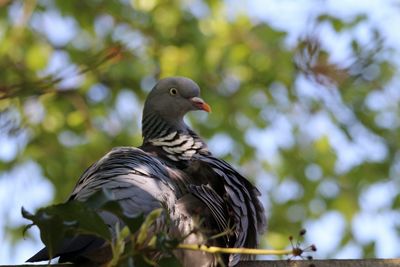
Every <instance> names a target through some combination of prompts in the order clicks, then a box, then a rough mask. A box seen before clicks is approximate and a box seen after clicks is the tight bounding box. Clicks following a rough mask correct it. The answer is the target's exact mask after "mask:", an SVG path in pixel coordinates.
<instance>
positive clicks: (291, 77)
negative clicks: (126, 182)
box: [0, 0, 400, 256]
mask: <svg viewBox="0 0 400 267" xmlns="http://www.w3.org/2000/svg"><path fill="white" fill-rule="evenodd" d="M0 6H1V7H0V38H1V42H0V69H1V72H0V125H1V134H2V135H7V136H18V135H20V134H21V133H23V134H24V136H25V138H26V139H27V140H26V142H24V143H23V144H21V145H20V146H19V153H18V154H17V155H16V156H15V157H13V158H12V159H7V160H3V161H0V171H1V172H6V171H8V170H11V169H13V168H15V167H16V166H19V165H20V164H22V163H24V162H26V161H29V160H33V161H35V162H37V163H38V164H39V165H40V166H41V168H42V170H43V173H44V175H45V177H46V178H47V179H49V180H50V181H51V183H52V184H53V185H54V188H55V190H56V194H55V199H54V202H55V203H60V202H63V201H64V200H65V199H67V197H68V195H69V193H70V192H71V190H72V188H73V186H74V183H75V182H76V179H77V178H78V177H79V176H80V174H81V173H82V172H83V170H85V168H86V167H88V166H89V165H90V164H91V163H93V162H94V161H96V160H97V159H98V158H100V157H101V156H102V155H103V154H105V153H106V152H107V151H108V150H110V149H111V148H112V147H114V146H121V145H132V146H138V145H140V143H141V133H140V123H139V122H140V118H141V108H142V106H143V101H144V98H145V96H146V94H147V92H148V91H149V90H150V89H151V87H152V86H153V85H154V83H155V82H156V80H157V79H159V78H160V77H165V76H171V75H182V76H188V77H190V78H192V79H193V80H195V81H196V82H198V83H199V85H200V87H201V88H202V97H203V98H204V99H206V101H207V102H208V103H209V104H210V105H211V106H212V108H213V113H212V114H210V115H208V116H207V117H204V116H203V115H202V114H191V115H190V116H189V119H190V122H191V125H192V126H193V128H194V129H195V130H196V131H197V132H199V133H200V134H201V136H203V137H204V138H205V139H206V140H210V142H211V141H212V140H214V141H218V140H219V141H221V140H220V139H219V137H223V139H224V140H225V141H226V140H228V141H229V144H230V145H229V148H228V149H222V150H221V149H220V148H219V147H218V145H215V142H211V143H213V144H214V148H216V150H218V151H220V150H221V151H222V152H221V153H219V154H218V156H221V157H224V158H225V159H226V160H227V161H228V162H231V163H232V164H234V165H236V166H239V167H238V168H240V170H241V171H242V172H243V173H244V174H245V175H246V176H248V177H251V179H253V181H254V182H256V183H257V184H258V185H259V186H260V188H261V191H262V193H263V202H264V203H266V204H267V207H268V217H269V227H268V228H269V229H268V232H267V234H266V235H265V238H264V239H263V246H270V247H275V248H280V247H282V246H285V245H286V244H287V236H288V235H290V233H293V232H296V231H297V230H298V229H300V228H301V226H302V225H303V224H304V223H305V222H307V221H308V222H310V221H314V220H318V219H319V218H321V217H322V216H323V215H324V214H326V213H328V212H331V211H334V212H338V213H339V214H341V215H342V216H343V218H344V220H345V222H346V227H345V231H344V232H343V236H342V237H341V238H342V239H341V242H340V244H339V245H340V246H345V245H346V244H349V243H356V244H357V245H359V246H360V247H361V248H362V249H363V250H364V253H365V255H368V256H373V255H374V253H375V252H376V251H371V250H373V249H372V248H371V244H370V243H362V242H359V240H356V239H355V238H354V232H353V230H352V226H351V224H352V222H353V220H354V217H355V216H356V214H357V213H358V212H360V210H361V206H362V205H363V198H362V194H363V193H364V192H365V191H366V190H368V189H369V188H371V186H373V185H374V184H376V183H379V182H382V181H386V182H387V181H391V182H393V185H394V186H398V184H399V179H398V178H397V179H396V177H398V176H399V167H398V166H399V160H400V157H399V155H400V153H399V144H400V135H399V132H400V131H399V125H400V123H399V119H398V117H399V114H400V111H399V105H398V102H396V99H395V98H393V97H392V93H391V91H390V90H393V88H392V87H393V82H394V81H396V79H395V77H396V74H397V76H398V73H396V71H395V68H394V67H393V62H391V52H392V51H391V50H390V49H389V48H388V47H386V44H385V40H384V39H383V38H382V37H381V34H380V32H379V30H377V29H371V35H372V37H371V40H370V42H369V43H368V45H365V44H364V43H362V42H361V41H360V40H359V39H357V38H355V37H354V38H353V37H350V38H351V46H350V53H349V55H348V58H347V59H346V60H345V61H344V62H338V61H337V60H332V57H331V54H330V50H329V49H328V47H327V46H326V45H324V40H323V31H318V30H317V29H319V26H320V25H322V24H325V25H326V24H329V25H332V29H333V30H334V31H335V32H336V33H338V34H339V33H343V32H346V31H347V32H351V30H353V29H354V28H355V27H357V26H358V25H360V24H361V23H363V21H365V20H366V19H367V17H366V16H365V15H362V14H361V15H360V16H356V17H354V18H353V19H352V20H342V19H341V18H339V17H335V16H332V14H324V13H321V14H320V15H319V16H318V17H316V18H315V19H314V21H311V22H310V24H313V26H312V27H311V28H312V29H313V30H308V31H307V30H306V29H305V30H304V35H303V36H304V37H303V38H299V39H298V40H296V43H295V44H291V45H288V44H287V43H285V40H286V39H285V38H286V37H287V33H286V32H283V31H279V30H277V29H275V28H273V27H271V26H270V25H268V24H267V23H265V22H262V21H260V20H256V19H253V18H252V17H251V16H250V15H247V14H246V13H245V12H244V11H243V12H238V13H237V14H236V15H234V16H228V15H227V11H226V10H227V4H226V3H224V2H221V1H215V0H208V1H183V0H182V1H179V0H168V1H158V0H149V1H147V0H132V1H122V0H121V1H75V0H71V1H65V0H57V1H34V0H30V1H28V0H27V1H7V0H6V1H0ZM397 81H398V80H397ZM310 88H311V89H310ZM395 90H398V88H397V89H395ZM379 99H380V100H379ZM382 99H383V100H382ZM391 100H392V101H394V103H392V102H391ZM382 101H383V104H382ZM396 103H397V104H396ZM322 119H324V120H325V124H324V123H322V122H321V120H322ZM390 119H391V120H390ZM321 123H322V124H321ZM326 125H329V127H328V128H326V129H325V128H324V127H325V126H326ZM324 129H325V130H324ZM254 133H255V134H254ZM267 138H271V140H266V139H267ZM225 141H224V142H222V143H224V144H226V142H225ZM370 146H371V147H372V148H371V149H369V147H370ZM211 148H213V147H211ZM368 149H369V150H368ZM271 151H272V152H271ZM350 152H351V155H350V156H348V155H349V153H350ZM347 156H348V157H347ZM348 158H351V160H352V161H351V162H350V163H349V162H348V161H346V159H348ZM281 189H282V190H281ZM399 203H400V201H399V198H398V197H397V198H394V199H393V203H392V205H391V206H390V207H386V209H387V210H388V211H390V210H395V209H398V208H399ZM13 227H14V228H17V229H19V227H20V226H13ZM13 227H10V230H9V231H10V233H13V231H12V229H11V228H13ZM317 245H318V244H317ZM338 249H339V248H338ZM331 254H332V255H334V252H331Z"/></svg>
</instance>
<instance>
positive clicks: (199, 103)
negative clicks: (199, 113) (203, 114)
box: [190, 97, 211, 112]
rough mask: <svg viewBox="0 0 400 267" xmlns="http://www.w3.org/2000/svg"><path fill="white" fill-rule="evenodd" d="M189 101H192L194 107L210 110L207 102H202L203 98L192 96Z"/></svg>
mask: <svg viewBox="0 0 400 267" xmlns="http://www.w3.org/2000/svg"><path fill="white" fill-rule="evenodd" d="M190 101H191V102H192V103H193V105H194V106H195V107H197V108H198V109H199V110H204V111H207V112H211V107H210V105H209V104H207V103H206V102H204V100H203V99H201V98H200V97H192V98H191V99H190Z"/></svg>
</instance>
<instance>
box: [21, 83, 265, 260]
mask: <svg viewBox="0 0 400 267" xmlns="http://www.w3.org/2000/svg"><path fill="white" fill-rule="evenodd" d="M199 94H200V89H199V87H198V85H197V84H195V83H194V82H193V81H192V80H190V79H187V78H183V77H172V78H166V79H163V80H160V81H159V82H158V83H157V84H156V86H155V87H154V88H153V90H152V91H151V92H150V94H149V96H148V98H147V100H146V102H145V107H144V111H143V119H142V134H143V144H142V146H141V147H139V148H133V147H118V148H114V149H113V150H111V151H110V152H109V153H108V154H106V155H105V156H104V157H103V158H101V159H100V160H99V161H97V162H96V163H95V164H93V165H92V166H90V167H89V168H88V169H87V170H86V171H85V172H84V173H83V174H82V176H81V177H80V179H79V181H78V183H77V185H76V186H75V189H74V190H73V192H72V194H71V197H70V200H72V199H76V200H79V201H85V200H86V199H87V198H88V197H89V196H90V195H92V194H93V193H95V192H96V191H98V190H101V189H102V188H105V189H108V190H109V191H110V192H111V193H112V194H113V197H114V198H115V199H116V200H117V201H118V202H119V203H120V204H121V206H122V207H123V210H124V212H125V213H126V214H127V215H137V214H140V213H144V214H148V213H149V212H151V211H152V210H154V209H156V208H159V207H165V208H167V210H168V211H169V214H168V216H169V218H170V220H171V221H172V225H171V226H170V229H167V230H168V233H169V234H170V236H172V237H183V236H185V235H187V234H189V233H190V232H191V230H193V227H195V225H196V224H198V218H197V217H198V216H197V215H199V212H200V215H201V216H202V217H205V218H206V219H205V220H204V221H205V223H203V225H202V227H203V228H205V229H207V231H205V232H200V233H196V234H191V235H190V236H188V237H187V238H186V239H185V240H184V242H185V243H194V244H207V245H218V246H225V247H256V246H257V245H258V236H259V235H260V234H261V233H262V232H263V230H264V228H265V217H264V210H263V207H262V205H261V203H260V201H259V200H258V196H259V192H258V190H257V189H256V188H255V187H254V186H253V185H251V183H250V182H249V181H248V180H247V179H246V178H244V177H243V176H242V175H240V174H239V173H238V172H237V171H236V170H234V169H233V168H232V167H231V166H230V165H229V164H228V163H226V162H225V161H222V160H220V159H217V158H215V157H213V156H212V154H211V153H210V152H209V150H208V148H207V145H206V144H205V143H204V141H203V140H202V139H201V138H200V137H199V136H198V135H197V134H196V133H195V132H193V131H192V130H191V129H190V128H189V127H188V126H187V125H186V124H185V122H184V121H183V117H184V115H185V114H186V113H187V112H189V111H192V110H205V111H210V107H209V106H208V105H207V104H206V103H205V102H204V101H203V100H202V99H201V98H199ZM100 215H101V216H102V218H103V220H104V221H105V222H106V223H108V224H109V225H115V223H116V222H117V221H118V218H116V217H115V216H113V215H111V214H109V213H103V214H100ZM161 224H162V223H161ZM227 229H232V233H230V234H229V233H228V234H227V235H225V236H223V237H221V238H218V239H216V240H208V237H210V236H211V235H213V234H216V233H219V232H223V231H226V230H227ZM106 249H107V248H105V247H104V242H102V241H101V240H100V239H99V238H90V237H88V236H78V237H76V238H74V239H72V240H66V241H65V242H64V244H63V245H62V247H61V249H60V250H59V251H58V253H57V256H61V257H60V261H77V260H82V259H85V260H90V261H92V262H93V261H95V260H94V259H92V258H93V257H92V254H93V252H95V251H96V250H100V251H104V250H106ZM175 254H176V256H177V257H178V259H179V260H180V261H181V263H182V264H183V265H184V266H191V267H196V266H214V265H216V264H217V262H216V259H215V257H214V255H211V254H205V253H203V252H196V251H183V250H177V251H176V252H175ZM94 255H95V254H94ZM94 258H96V256H95V257H94ZM244 258H245V257H244ZM46 259H48V255H47V251H46V250H45V249H44V250H42V251H40V252H38V253H37V254H36V255H35V256H33V257H32V258H30V259H29V260H28V261H39V260H46ZM240 259H241V256H240V255H230V256H229V257H225V260H226V264H228V265H229V266H234V265H235V264H237V262H238V261H239V260H240Z"/></svg>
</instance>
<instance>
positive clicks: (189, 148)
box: [149, 131, 204, 161]
mask: <svg viewBox="0 0 400 267" xmlns="http://www.w3.org/2000/svg"><path fill="white" fill-rule="evenodd" d="M149 143H150V144H152V145H153V146H159V147H161V148H162V149H163V150H164V151H165V152H166V153H167V155H166V156H167V157H168V158H169V159H171V160H173V161H179V160H190V159H191V158H192V156H193V155H194V154H196V153H197V152H198V151H199V150H201V149H202V148H203V147H204V144H203V143H202V142H201V141H200V140H196V139H195V138H194V137H193V136H192V135H190V134H186V133H178V132H177V131H175V132H172V133H170V134H167V135H166V136H163V137H159V138H155V139H151V140H149Z"/></svg>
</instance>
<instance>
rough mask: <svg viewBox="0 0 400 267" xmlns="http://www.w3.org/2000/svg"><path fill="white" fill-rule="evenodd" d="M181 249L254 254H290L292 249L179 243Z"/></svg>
mask: <svg viewBox="0 0 400 267" xmlns="http://www.w3.org/2000/svg"><path fill="white" fill-rule="evenodd" d="M178 248H180V249H189V250H199V251H204V252H208V253H229V254H253V255H288V254H292V250H287V249H286V250H285V249H283V250H275V249H255V248H221V247H209V246H206V245H196V244H179V245H178Z"/></svg>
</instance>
